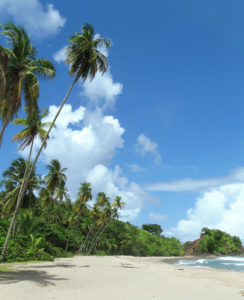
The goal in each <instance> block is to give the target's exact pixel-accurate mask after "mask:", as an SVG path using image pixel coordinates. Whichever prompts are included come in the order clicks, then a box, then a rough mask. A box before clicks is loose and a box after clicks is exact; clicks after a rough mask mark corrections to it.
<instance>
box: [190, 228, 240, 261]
mask: <svg viewBox="0 0 244 300" xmlns="http://www.w3.org/2000/svg"><path fill="white" fill-rule="evenodd" d="M185 249H186V253H187V254H198V255H199V254H216V255H218V254H238V253H240V252H241V251H242V244H241V241H240V239H239V238H238V237H236V236H231V235H230V234H228V233H225V232H223V231H221V230H218V229H208V228H206V227H204V228H203V229H202V232H201V237H200V239H198V240H196V241H195V242H187V243H185Z"/></svg>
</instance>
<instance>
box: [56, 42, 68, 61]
mask: <svg viewBox="0 0 244 300" xmlns="http://www.w3.org/2000/svg"><path fill="white" fill-rule="evenodd" d="M66 49H67V46H64V47H63V48H61V49H60V50H58V51H57V52H55V53H54V54H53V59H54V60H55V61H56V62H57V63H58V64H60V63H62V62H64V61H65V59H66Z"/></svg>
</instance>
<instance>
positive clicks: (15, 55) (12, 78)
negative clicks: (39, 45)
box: [0, 22, 55, 145]
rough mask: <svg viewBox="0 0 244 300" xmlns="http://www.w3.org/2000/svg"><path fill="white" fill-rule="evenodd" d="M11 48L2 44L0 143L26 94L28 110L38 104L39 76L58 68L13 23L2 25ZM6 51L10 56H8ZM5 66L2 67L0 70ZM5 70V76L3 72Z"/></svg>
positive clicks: (25, 33) (48, 76) (22, 30)
mask: <svg viewBox="0 0 244 300" xmlns="http://www.w3.org/2000/svg"><path fill="white" fill-rule="evenodd" d="M1 27H2V28H3V31H2V32H1V34H3V35H5V36H6V37H7V39H8V42H9V44H10V48H3V47H1V48H0V57H1V58H0V65H1V66H2V67H0V78H2V79H0V91H1V93H0V94H1V97H0V116H1V119H2V129H1V131H0V145H1V143H2V137H3V133H4V130H5V128H6V127H7V125H8V124H9V122H10V121H11V120H12V119H13V117H14V115H15V114H16V113H17V112H18V111H19V109H20V107H21V105H22V99H21V98H22V94H23V95H24V99H25V103H26V107H27V111H28V113H30V112H31V111H32V109H33V108H36V107H37V99H38V98H39V83H38V78H49V79H51V78H54V77H55V68H54V66H53V65H52V63H51V62H50V61H48V60H46V59H43V58H40V59H36V58H35V56H36V54H37V51H36V49H35V47H33V46H32V45H31V42H30V38H29V36H28V34H27V32H26V31H25V29H24V28H23V27H16V26H15V25H14V24H13V23H11V22H9V23H7V24H4V25H1ZM6 55H7V60H6ZM1 70H2V71H1ZM3 71H4V73H5V76H3Z"/></svg>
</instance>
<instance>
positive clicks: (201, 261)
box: [171, 256, 244, 272]
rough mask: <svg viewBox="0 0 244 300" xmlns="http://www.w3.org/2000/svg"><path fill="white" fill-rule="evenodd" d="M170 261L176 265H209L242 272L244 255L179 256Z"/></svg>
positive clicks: (243, 270) (243, 269)
mask: <svg viewBox="0 0 244 300" xmlns="http://www.w3.org/2000/svg"><path fill="white" fill-rule="evenodd" d="M171 263H173V264H175V265H178V266H191V267H210V268H215V269H223V270H233V271H240V272H244V257H238V256H223V257H217V258H196V259H192V258H183V259H182V258H181V259H174V260H172V261H171Z"/></svg>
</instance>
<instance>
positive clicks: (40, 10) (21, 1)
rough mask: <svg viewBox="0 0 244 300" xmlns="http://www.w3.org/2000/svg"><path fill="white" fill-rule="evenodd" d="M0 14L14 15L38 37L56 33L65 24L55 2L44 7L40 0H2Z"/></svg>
mask: <svg viewBox="0 0 244 300" xmlns="http://www.w3.org/2000/svg"><path fill="white" fill-rule="evenodd" d="M0 16H1V18H2V19H3V18H4V19H6V17H8V18H9V17H12V18H13V19H14V21H15V22H16V23H18V24H21V25H24V26H25V27H26V28H27V30H28V32H30V33H31V34H33V35H35V36H36V37H38V38H40V37H46V36H48V35H53V34H56V33H57V32H58V30H59V28H60V27H63V26H64V24H65V18H63V17H62V16H61V15H60V13H59V11H58V10H57V9H55V8H54V6H53V4H50V3H48V4H46V7H43V5H42V4H41V2H40V1H38V0H1V1H0Z"/></svg>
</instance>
